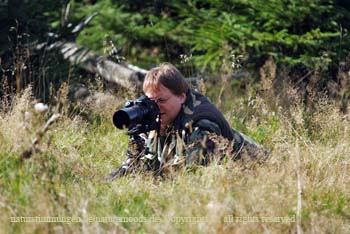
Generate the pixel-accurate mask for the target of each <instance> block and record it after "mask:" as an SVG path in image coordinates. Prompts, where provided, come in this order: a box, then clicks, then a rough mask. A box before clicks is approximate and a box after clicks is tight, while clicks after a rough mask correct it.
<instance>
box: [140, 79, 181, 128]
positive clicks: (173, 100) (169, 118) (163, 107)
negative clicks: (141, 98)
mask: <svg viewBox="0 0 350 234" xmlns="http://www.w3.org/2000/svg"><path fill="white" fill-rule="evenodd" d="M145 94H146V96H147V97H149V98H150V99H152V100H153V101H155V102H156V103H157V104H158V106H159V109H160V122H161V128H162V129H165V127H166V126H168V125H170V124H171V123H172V122H173V121H174V120H175V118H176V116H177V115H178V114H179V112H180V110H181V105H182V103H184V102H185V99H186V94H185V93H182V94H181V95H180V96H177V95H175V94H173V93H172V92H171V91H170V90H169V89H168V88H166V87H165V86H164V85H162V84H159V88H158V89H157V90H155V91H152V92H145Z"/></svg>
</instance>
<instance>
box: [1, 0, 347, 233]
mask: <svg viewBox="0 0 350 234" xmlns="http://www.w3.org/2000/svg"><path fill="white" fill-rule="evenodd" d="M68 3H69V11H68V10H67V4H68ZM66 12H69V14H68V13H67V14H66ZM95 12H97V13H98V14H97V15H96V16H95V17H94V18H93V19H92V20H91V22H89V24H88V25H86V26H85V27H84V28H82V30H81V31H78V32H76V31H74V28H75V26H76V25H79V24H81V23H82V22H83V19H86V18H87V17H88V16H90V15H92V14H94V13H95ZM349 24H350V4H349V3H348V2H347V1H345V0H309V1H305V0H271V1H261V0H250V1H246V0H225V1H216V0H206V1H194V0H193V1H191V0H188V1H157V0H155V1H139V0H135V1H124V0H120V1H113V0H100V1H93V0H84V1H51V0H47V1H40V0H37V1H36V0H32V1H25V0H13V1H6V0H3V1H0V58H1V60H0V66H1V73H0V75H1V87H0V97H1V105H0V110H1V112H0V141H1V144H0V161H1V165H0V192H1V195H2V196H1V197H0V210H1V211H2V212H1V215H0V221H1V222H0V230H1V231H0V232H4V233H48V232H52V233H75V232H98V231H99V232H117V233H119V232H125V233H126V232H147V233H148V232H156V233H164V232H188V233H207V232H217V233H227V232H236V233H242V232H244V233H256V232H264V231H266V232H268V231H270V232H272V233H281V232H282V233H285V232H289V233H295V232H297V233H301V232H302V231H305V232H307V233H325V232H330V233H345V232H346V231H348V230H349V227H350V221H349V219H350V218H349V217H350V206H349V204H350V196H349V194H350V191H349V188H348V186H346V185H347V184H349V182H350V181H349V178H350V173H349V171H350V170H349V169H350V164H349V163H350V160H349V158H348V157H347V156H348V155H349V153H350V152H349V151H350V150H349V148H348V147H347V145H348V142H349V140H350V139H349V138H350V130H349V127H348V126H349V117H348V99H349V96H350V92H349V86H350V54H349V51H350V50H349V49H350V36H349V34H348V30H349V27H350V25H349ZM57 41H65V42H67V41H68V42H74V43H77V44H79V45H83V46H85V47H87V48H89V49H91V50H93V51H94V52H95V53H97V54H99V55H101V56H104V57H107V58H109V59H113V60H114V61H116V62H119V63H121V64H123V63H125V62H127V63H130V64H133V65H136V66H138V67H140V68H143V69H150V68H152V67H153V66H156V65H157V64H159V63H161V62H165V61H168V62H171V63H173V64H175V65H176V66H177V67H179V69H180V70H181V71H182V72H183V74H184V75H185V76H186V77H192V78H193V77H196V78H197V79H196V81H197V83H196V84H194V86H195V88H198V89H199V90H200V91H202V92H203V93H205V94H206V95H207V96H209V97H210V99H211V100H212V101H213V102H214V103H215V104H216V105H217V106H218V107H219V108H220V110H222V111H223V113H224V114H225V117H226V118H227V119H228V120H229V122H230V123H231V124H232V126H233V127H234V128H236V129H238V130H239V131H242V132H243V133H245V134H247V135H249V136H251V137H252V138H253V139H255V140H256V141H258V142H259V143H261V144H262V145H264V146H265V147H267V148H268V149H270V150H271V153H272V155H271V158H270V159H269V161H268V162H266V163H265V164H263V165H262V166H257V165H255V164H254V163H250V162H248V163H244V162H242V163H232V162H228V163H226V164H222V165H211V166H210V167H206V168H199V169H198V170H197V171H196V172H193V173H184V174H182V175H181V176H179V177H176V178H175V179H173V180H165V181H163V180H159V179H155V178H153V177H152V176H149V175H134V176H130V177H126V178H122V179H120V180H118V181H115V182H112V183H110V182H106V181H104V176H105V175H106V174H107V173H108V172H110V171H112V170H113V169H115V168H116V167H118V166H119V165H120V164H121V163H122V161H123V160H124V158H125V156H124V155H125V151H126V147H127V142H128V138H127V136H126V135H125V132H123V131H119V130H116V129H115V127H114V126H113V124H112V123H111V116H112V115H113V112H114V111H115V110H116V109H117V108H120V107H122V106H123V103H124V102H125V101H126V100H127V99H130V98H133V97H136V96H138V95H139V94H140V93H132V92H130V91H128V90H127V89H126V88H122V87H119V86H115V85H114V86H113V88H112V89H111V88H110V84H108V83H106V82H105V81H104V80H103V79H102V78H101V77H99V76H98V75H96V74H91V73H89V72H87V71H86V70H84V69H83V68H82V67H81V66H80V65H79V64H78V63H76V64H72V63H70V62H69V61H68V60H67V59H65V58H64V57H63V56H62V54H61V53H60V52H59V50H47V48H48V46H49V45H50V44H53V43H54V42H57ZM41 45H43V46H41ZM113 49H115V50H113ZM111 51H114V52H115V51H117V52H115V53H114V54H113V55H112V56H111V53H110V52H111ZM77 87H78V88H77ZM79 88H82V90H84V92H85V94H84V95H83V97H82V98H78V96H79V95H77V94H76V91H77V90H81V89H79ZM38 102H43V103H44V104H46V105H47V106H45V105H44V106H45V108H44V109H45V111H43V112H40V111H39V112H40V113H39V112H38V108H35V103H38ZM46 108H47V109H46ZM55 113H56V114H57V113H58V114H60V117H59V119H58V120H57V122H55V123H53V124H52V125H51V126H49V127H48V128H47V129H45V131H43V129H44V128H43V126H45V123H47V121H48V120H49V119H50V117H52V115H53V114H55ZM35 140H37V142H35ZM28 149H29V151H30V152H31V153H30V154H29V155H28V154H27V153H26V152H28ZM20 217H27V222H25V221H23V220H25V219H22V221H21V219H20ZM29 217H61V218H67V217H74V218H75V220H77V222H72V221H70V222H68V221H62V220H61V222H52V220H51V222H45V221H44V220H43V219H41V221H40V219H37V221H35V220H34V219H31V220H30V219H29ZM103 218H104V219H103ZM118 218H119V221H118ZM122 218H124V221H121V220H120V219H122ZM127 218H130V219H129V220H128V219H127ZM133 218H134V219H133ZM126 220H128V221H126ZM20 221H21V222H20ZM46 221H47V220H46Z"/></svg>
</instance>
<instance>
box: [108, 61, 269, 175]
mask: <svg viewBox="0 0 350 234" xmlns="http://www.w3.org/2000/svg"><path fill="white" fill-rule="evenodd" d="M143 91H144V93H145V95H146V96H147V97H148V98H150V99H151V100H153V101H154V102H156V103H157V105H158V107H159V110H160V131H159V132H158V133H157V132H156V131H151V132H149V133H148V134H147V135H143V136H142V137H143V139H144V141H142V143H141V144H140V143H138V145H133V144H129V148H128V151H127V160H126V161H125V162H124V163H123V165H122V166H121V167H120V168H119V169H117V170H116V171H114V172H112V173H110V174H109V175H108V176H107V178H108V179H114V178H117V177H119V176H121V175H125V174H128V173H130V172H133V171H135V170H136V171H137V170H139V169H140V167H141V168H142V169H143V170H152V171H154V172H155V173H156V174H158V175H162V174H163V172H164V171H167V169H169V168H174V167H177V168H178V167H179V166H181V167H182V166H184V167H186V168H189V167H192V166H195V165H207V164H208V163H209V162H210V161H212V160H213V159H214V158H215V160H221V159H222V157H223V156H230V157H232V158H233V159H234V160H238V159H240V158H241V157H242V153H243V152H249V154H250V155H249V156H250V157H251V158H255V157H257V154H258V153H261V152H263V154H264V155H265V156H266V151H265V150H263V148H262V147H261V146H260V145H258V144H257V143H255V142H254V141H252V140H251V139H250V138H248V137H247V136H245V135H243V134H242V133H239V132H237V131H235V130H234V129H232V128H231V127H230V125H229V124H228V122H227V121H226V120H225V118H224V116H223V114H222V113H221V112H220V111H219V110H218V109H217V108H216V107H215V106H214V105H213V104H212V103H211V102H210V101H209V100H208V99H207V98H206V97H205V96H203V95H202V94H200V93H198V92H196V91H195V90H192V89H190V88H189V87H188V84H187V83H186V81H185V79H184V77H183V75H182V74H181V73H180V72H179V71H178V70H177V69H176V68H175V67H174V66H173V65H171V64H169V63H164V64H161V65H160V66H159V67H155V68H153V69H151V70H150V71H149V72H148V73H147V75H146V77H145V80H144V83H143ZM216 137H219V139H222V140H221V141H225V140H226V141H227V142H229V143H230V146H231V148H230V150H229V152H230V155H213V153H214V149H215V147H217V146H216V145H215V144H217V143H218V141H215V140H214V139H215V138H216ZM219 142H220V140H219ZM215 154H217V152H216V153H215ZM213 156H214V157H213Z"/></svg>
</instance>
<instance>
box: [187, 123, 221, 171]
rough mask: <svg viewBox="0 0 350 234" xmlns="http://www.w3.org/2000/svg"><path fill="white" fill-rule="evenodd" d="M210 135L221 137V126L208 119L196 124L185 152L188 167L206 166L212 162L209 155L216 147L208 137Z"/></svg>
mask: <svg viewBox="0 0 350 234" xmlns="http://www.w3.org/2000/svg"><path fill="white" fill-rule="evenodd" d="M210 133H214V134H216V135H218V136H220V135H221V131H220V127H219V125H218V124H216V123H214V122H212V121H210V120H207V119H202V120H199V121H198V122H196V123H195V125H194V126H193V131H192V132H191V133H190V135H189V138H188V142H187V147H186V150H185V157H186V165H187V166H191V165H193V164H201V165H206V164H208V163H209V162H210V160H209V158H208V153H209V152H210V151H211V150H212V149H213V147H215V146H214V145H213V142H212V141H210V139H209V137H208V136H209V134H210Z"/></svg>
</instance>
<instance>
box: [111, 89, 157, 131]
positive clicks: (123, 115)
mask: <svg viewBox="0 0 350 234" xmlns="http://www.w3.org/2000/svg"><path fill="white" fill-rule="evenodd" d="M158 116H159V108H158V105H157V104H156V103H155V102H154V101H152V100H151V99H149V98H148V97H147V96H141V97H140V98H138V99H136V100H133V101H128V102H127V103H126V104H125V107H124V108H123V109H120V110H118V111H116V112H115V113H114V115H113V123H114V125H115V126H116V127H117V128H119V129H124V128H132V127H134V126H136V125H138V124H141V125H145V126H149V125H153V124H152V123H155V122H156V121H157V118H158Z"/></svg>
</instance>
